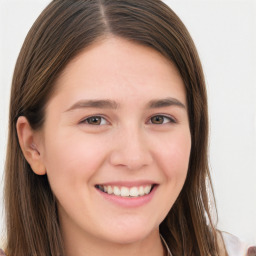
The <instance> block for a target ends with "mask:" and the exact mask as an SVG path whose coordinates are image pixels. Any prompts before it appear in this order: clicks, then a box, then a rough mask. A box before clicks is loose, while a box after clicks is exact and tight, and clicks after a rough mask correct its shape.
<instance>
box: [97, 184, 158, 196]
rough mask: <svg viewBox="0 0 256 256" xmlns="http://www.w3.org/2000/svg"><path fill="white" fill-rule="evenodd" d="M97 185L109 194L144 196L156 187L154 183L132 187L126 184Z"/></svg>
mask: <svg viewBox="0 0 256 256" xmlns="http://www.w3.org/2000/svg"><path fill="white" fill-rule="evenodd" d="M95 187H96V188H97V189H99V190H100V191H102V192H104V193H106V194H109V195H115V196H119V197H142V196H145V195H148V194H149V193H150V192H151V191H152V189H153V188H154V185H153V184H151V185H146V186H134V187H130V188H129V187H125V186H122V187H118V186H111V185H104V186H103V185H96V186H95Z"/></svg>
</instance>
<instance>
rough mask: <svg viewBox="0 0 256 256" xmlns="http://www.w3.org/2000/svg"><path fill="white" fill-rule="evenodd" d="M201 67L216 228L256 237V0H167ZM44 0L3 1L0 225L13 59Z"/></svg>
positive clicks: (251, 241)
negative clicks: (191, 41)
mask: <svg viewBox="0 0 256 256" xmlns="http://www.w3.org/2000/svg"><path fill="white" fill-rule="evenodd" d="M165 2H166V3H168V4H169V5H170V7H171V8H172V9H173V10H174V11H175V12H176V13H177V14H178V16H179V17H180V18H181V19H182V20H183V22H184V23H185V25H186V26H187V28H188V30H189V31H190V33H191V35H192V37H193V39H194V41H195V43H196V46H197V48H198V51H199V55H200V57H201V61H202V64H203V68H204V71H205V76H206V82H207V88H208V96H209V112H210V127H211V128H210V133H211V136H210V156H209V157H210V165H211V173H212V179H213V184H214V190H215V196H216V200H217V208H218V212H219V222H218V227H219V229H221V230H225V231H227V232H230V233H232V234H234V235H236V236H238V237H239V238H240V239H241V240H243V241H245V242H247V243H249V244H256V185H255V184H256V103H255V102H256V78H255V75H256V1H254V0H250V1H249V0H248V1H247V0H240V1H239V0H236V1H232V0H222V1H218V0H200V1H196V0H186V1H185V0H166V1H165ZM48 3H49V1H48V0H30V1H29V0H15V1H14V0H0V190H1V192H0V230H2V229H3V228H4V225H3V214H2V211H3V204H2V187H3V178H2V177H3V170H4V158H5V150H6V140H7V125H8V124H7V123H8V122H7V121H8V105H9V91H10V85H11V79H12V73H13V69H14V65H15V61H16V58H17V56H18V53H19V50H20V48H21V46H22V43H23V40H24V38H25V36H26V34H27V32H28V30H29V28H30V27H31V25H32V23H33V22H34V20H35V19H36V18H37V16H38V15H39V14H40V12H41V11H42V10H43V8H44V7H45V6H46V5H47V4H48Z"/></svg>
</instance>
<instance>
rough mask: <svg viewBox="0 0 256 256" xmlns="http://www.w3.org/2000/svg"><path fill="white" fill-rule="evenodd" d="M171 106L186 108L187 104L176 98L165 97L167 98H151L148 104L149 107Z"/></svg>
mask: <svg viewBox="0 0 256 256" xmlns="http://www.w3.org/2000/svg"><path fill="white" fill-rule="evenodd" d="M169 106H176V107H180V108H184V109H186V106H185V104H183V103H182V102H181V101H179V100H177V99H175V98H165V99H156V100H151V101H150V102H149V104H148V108H163V107H169Z"/></svg>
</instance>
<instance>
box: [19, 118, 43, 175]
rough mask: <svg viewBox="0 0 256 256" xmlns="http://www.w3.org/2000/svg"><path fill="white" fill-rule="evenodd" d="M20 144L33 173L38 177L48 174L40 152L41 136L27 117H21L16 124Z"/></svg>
mask: <svg viewBox="0 0 256 256" xmlns="http://www.w3.org/2000/svg"><path fill="white" fill-rule="evenodd" d="M16 130H17V134H18V139H19V144H20V147H21V150H22V152H23V155H24V157H25V158H26V160H27V162H28V163H29V165H30V167H31V169H32V170H33V172H34V173H35V174H37V175H44V174H46V169H45V166H44V163H43V159H42V154H41V152H40V150H39V145H38V143H37V142H38V140H37V137H38V136H39V135H38V134H36V132H35V131H34V130H33V129H32V128H31V126H30V124H29V121H28V120H27V118H26V117H24V116H20V117H19V118H18V120H17V123H16Z"/></svg>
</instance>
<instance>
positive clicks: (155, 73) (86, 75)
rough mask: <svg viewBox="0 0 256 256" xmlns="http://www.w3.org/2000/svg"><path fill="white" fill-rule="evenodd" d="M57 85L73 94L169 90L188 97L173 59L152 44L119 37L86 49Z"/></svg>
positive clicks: (94, 95) (126, 95) (125, 96)
mask: <svg viewBox="0 0 256 256" xmlns="http://www.w3.org/2000/svg"><path fill="white" fill-rule="evenodd" d="M56 89H57V90H56V94H68V96H69V98H78V97H79V95H80V96H81V97H82V96H89V97H91V98H98V97H101V98H102V97H107V98H112V97H114V96H116V97H119V98H120V100H121V99H122V98H123V99H124V100H126V99H128V98H129V96H131V97H137V96H138V97H141V96H142V95H143V98H144V99H145V100H146V98H147V96H149V97H151V98H152V96H153V95H155V97H158V96H159V97H163V96H165V95H164V94H166V93H168V92H169V93H170V94H174V95H169V96H177V97H178V98H180V100H182V101H184V103H185V101H186V99H185V94H186V92H185V87H184V84H183V81H182V78H181V76H180V74H179V72H178V70H177V68H176V67H175V65H174V64H173V63H172V62H171V61H169V60H168V59H167V58H165V57H164V56H162V55H161V54H160V53H159V52H157V51H156V50H154V49H152V48H150V47H146V46H143V45H139V44H137V43H134V42H131V41H128V40H125V39H122V38H116V37H112V38H107V39H104V40H101V41H98V42H96V43H94V44H92V45H91V46H89V47H87V48H86V49H84V51H82V52H81V53H80V54H79V55H78V56H76V57H75V58H74V59H73V60H72V61H71V62H70V63H69V64H68V65H67V66H66V68H65V69H64V71H63V72H62V74H61V75H60V77H59V78H58V80H57V83H56ZM78 94H79V95H78ZM156 94H159V95H156Z"/></svg>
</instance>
